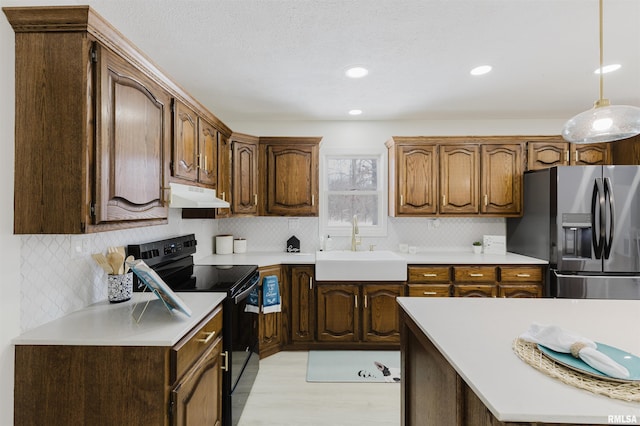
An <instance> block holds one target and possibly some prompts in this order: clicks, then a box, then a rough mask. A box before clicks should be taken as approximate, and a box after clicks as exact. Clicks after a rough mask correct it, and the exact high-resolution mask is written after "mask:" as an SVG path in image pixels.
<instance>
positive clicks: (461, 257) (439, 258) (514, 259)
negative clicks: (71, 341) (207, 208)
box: [195, 250, 548, 267]
mask: <svg viewBox="0 0 640 426" xmlns="http://www.w3.org/2000/svg"><path fill="white" fill-rule="evenodd" d="M396 254H399V255H400V256H402V257H403V258H405V259H406V260H407V264H410V265H419V264H424V265H428V264H431V265H458V264H477V265H489V264H491V265H509V264H514V265H515V264H518V265H546V264H548V262H547V261H545V260H540V259H536V258H533V257H528V256H522V255H520V254H515V253H506V254H474V253H473V252H472V251H471V250H469V251H455V250H444V251H443V250H428V251H419V252H417V253H416V254H409V253H400V252H396ZM195 263H196V264H197V265H258V266H260V267H262V266H270V265H295V264H304V265H312V264H315V263H316V253H315V252H313V253H286V252H247V253H242V254H212V255H209V256H206V257H203V258H200V259H196V260H195Z"/></svg>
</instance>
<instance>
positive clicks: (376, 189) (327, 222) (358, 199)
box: [321, 155, 387, 236]
mask: <svg viewBox="0 0 640 426" xmlns="http://www.w3.org/2000/svg"><path fill="white" fill-rule="evenodd" d="M323 163H324V168H323V188H324V190H323V197H324V200H323V201H324V202H323V203H322V206H323V208H322V218H321V220H322V225H323V228H324V229H323V232H322V234H323V235H327V234H328V235H351V226H352V222H353V216H354V215H355V216H357V218H358V228H359V231H360V235H362V236H384V235H386V232H387V222H386V218H387V214H386V192H385V191H383V190H382V189H383V188H384V182H385V179H384V176H385V173H386V167H384V163H383V161H382V156H375V155H370V156H366V155H358V156H344V155H341V156H337V155H336V156H330V155H327V156H326V157H325V158H324V162H323Z"/></svg>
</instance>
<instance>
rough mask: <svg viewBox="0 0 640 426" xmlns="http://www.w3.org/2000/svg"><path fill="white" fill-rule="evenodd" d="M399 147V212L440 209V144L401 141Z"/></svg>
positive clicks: (411, 212) (425, 211)
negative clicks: (438, 152) (404, 143)
mask: <svg viewBox="0 0 640 426" xmlns="http://www.w3.org/2000/svg"><path fill="white" fill-rule="evenodd" d="M397 149H398V163H397V164H398V178H397V181H398V198H399V199H398V200H396V202H397V203H398V204H397V205H398V207H397V209H396V211H397V212H398V215H402V214H406V215H419V214H426V215H432V214H435V213H437V211H438V204H437V199H438V172H437V165H438V163H437V158H438V156H437V146H436V145H426V146H423V145H413V146H410V145H401V146H399V147H398V148H397Z"/></svg>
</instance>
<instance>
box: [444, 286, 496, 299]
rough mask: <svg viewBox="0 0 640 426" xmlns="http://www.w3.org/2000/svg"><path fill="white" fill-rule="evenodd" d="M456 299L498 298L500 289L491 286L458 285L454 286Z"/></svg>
mask: <svg viewBox="0 0 640 426" xmlns="http://www.w3.org/2000/svg"><path fill="white" fill-rule="evenodd" d="M453 295H454V296H455V297H496V296H497V295H498V288H497V287H496V286H495V285H491V284H456V285H454V286H453Z"/></svg>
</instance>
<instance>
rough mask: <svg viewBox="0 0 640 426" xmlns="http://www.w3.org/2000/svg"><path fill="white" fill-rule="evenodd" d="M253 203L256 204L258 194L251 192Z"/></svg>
mask: <svg viewBox="0 0 640 426" xmlns="http://www.w3.org/2000/svg"><path fill="white" fill-rule="evenodd" d="M253 204H254V205H256V206H257V205H258V194H253Z"/></svg>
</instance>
